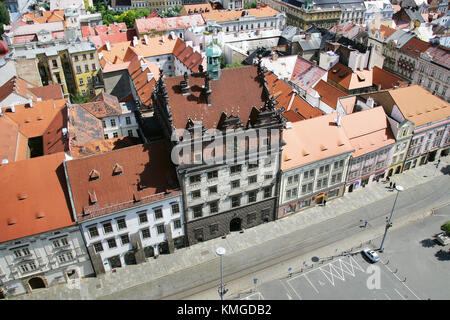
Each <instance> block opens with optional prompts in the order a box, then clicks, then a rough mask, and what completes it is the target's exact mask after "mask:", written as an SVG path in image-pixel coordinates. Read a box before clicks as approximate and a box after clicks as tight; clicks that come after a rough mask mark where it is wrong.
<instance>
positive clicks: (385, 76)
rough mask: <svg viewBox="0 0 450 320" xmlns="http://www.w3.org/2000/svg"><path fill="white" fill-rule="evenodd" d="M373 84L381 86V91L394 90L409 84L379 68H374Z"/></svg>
mask: <svg viewBox="0 0 450 320" xmlns="http://www.w3.org/2000/svg"><path fill="white" fill-rule="evenodd" d="M372 70H373V71H372V72H373V84H375V85H377V86H378V85H379V86H380V89H382V90H385V89H392V88H393V87H395V86H397V87H398V86H400V85H406V84H408V82H407V81H406V80H404V79H402V78H401V77H399V76H397V75H395V74H393V73H391V72H389V71H386V70H384V69H380V68H378V67H377V66H375V67H373V69H372Z"/></svg>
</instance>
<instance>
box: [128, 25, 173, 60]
mask: <svg viewBox="0 0 450 320" xmlns="http://www.w3.org/2000/svg"><path fill="white" fill-rule="evenodd" d="M136 21H137V20H136ZM147 39H148V40H147V41H148V45H147V44H145V40H144V39H141V40H139V44H138V46H137V47H133V46H130V52H128V54H127V55H126V56H125V59H124V60H126V61H129V60H131V57H132V55H133V54H134V55H137V56H142V57H144V58H148V57H153V56H160V55H163V54H171V53H173V50H174V48H175V44H176V43H177V39H178V37H177V36H176V35H175V36H174V37H172V36H161V37H149V38H147Z"/></svg>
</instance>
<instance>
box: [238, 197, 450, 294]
mask: <svg viewBox="0 0 450 320" xmlns="http://www.w3.org/2000/svg"><path fill="white" fill-rule="evenodd" d="M448 220H450V205H447V206H445V207H442V208H440V209H438V210H436V211H435V212H434V213H433V215H431V216H429V217H426V218H425V219H422V220H419V221H416V222H414V223H412V224H409V225H407V226H405V227H402V228H400V229H397V230H394V231H392V232H390V233H389V234H388V238H387V239H389V240H386V242H385V248H384V251H383V252H382V253H379V254H380V258H381V260H380V261H379V262H378V263H376V264H372V263H370V262H369V261H368V260H367V259H366V258H364V257H363V256H362V254H361V253H360V252H358V253H355V254H352V255H349V256H344V257H341V258H338V259H334V260H333V261H330V262H327V263H324V264H322V265H319V266H318V267H316V268H314V269H312V270H307V271H305V272H302V273H300V274H297V275H295V276H292V277H284V278H282V279H277V280H273V281H269V282H267V283H263V284H261V285H259V286H257V287H256V288H255V289H256V290H253V292H252V293H249V294H244V295H242V296H240V300H268V299H271V300H319V299H320V300H330V299H331V300H336V299H339V300H346V299H352V300H426V299H432V300H434V299H446V300H448V299H450V287H449V283H450V272H448V270H450V269H449V268H450V252H449V251H450V245H447V246H446V247H443V246H441V245H438V244H437V243H436V242H435V241H434V240H433V235H435V234H436V233H438V232H440V230H439V228H440V226H441V225H442V224H443V223H444V222H446V221H448ZM380 242H381V238H378V239H375V241H374V243H376V244H379V243H380ZM441 249H442V250H443V252H441V251H440V250H441ZM372 268H377V269H378V271H379V274H380V278H379V286H378V287H375V286H372V287H368V285H367V283H368V282H369V283H372V282H371V281H370V279H369V278H370V277H371V276H372V275H374V272H373V269H372Z"/></svg>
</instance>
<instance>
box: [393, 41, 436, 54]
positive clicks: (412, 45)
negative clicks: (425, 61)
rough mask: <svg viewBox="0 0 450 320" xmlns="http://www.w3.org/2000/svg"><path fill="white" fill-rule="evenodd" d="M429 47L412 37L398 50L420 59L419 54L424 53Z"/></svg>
mask: <svg viewBox="0 0 450 320" xmlns="http://www.w3.org/2000/svg"><path fill="white" fill-rule="evenodd" d="M429 47H431V44H429V43H428V42H425V41H422V40H420V39H418V38H416V37H414V38H411V39H410V40H409V41H408V42H406V43H405V44H404V45H403V47H401V48H400V50H402V51H403V52H405V53H408V54H412V55H415V56H419V57H420V54H421V53H422V52H425V51H426V50H427V49H428V48H429Z"/></svg>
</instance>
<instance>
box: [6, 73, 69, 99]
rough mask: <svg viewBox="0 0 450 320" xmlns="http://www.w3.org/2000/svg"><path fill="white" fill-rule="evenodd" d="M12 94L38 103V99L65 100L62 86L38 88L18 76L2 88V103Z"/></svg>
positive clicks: (54, 85)
mask: <svg viewBox="0 0 450 320" xmlns="http://www.w3.org/2000/svg"><path fill="white" fill-rule="evenodd" d="M11 93H16V94H18V95H19V96H22V97H24V98H26V99H30V100H32V101H37V99H38V98H41V99H42V100H50V99H62V98H64V94H63V92H62V89H61V85H60V84H53V85H47V86H42V87H36V86H34V85H33V84H31V83H30V82H28V81H26V80H23V79H22V78H19V77H16V76H14V77H12V78H11V79H10V80H9V81H7V82H6V83H5V84H4V85H3V86H2V87H0V101H2V100H4V99H6V98H7V97H8V96H9V95H10V94H11Z"/></svg>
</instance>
